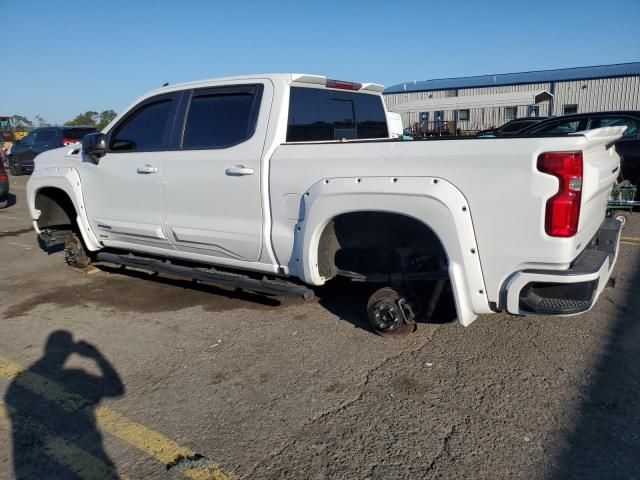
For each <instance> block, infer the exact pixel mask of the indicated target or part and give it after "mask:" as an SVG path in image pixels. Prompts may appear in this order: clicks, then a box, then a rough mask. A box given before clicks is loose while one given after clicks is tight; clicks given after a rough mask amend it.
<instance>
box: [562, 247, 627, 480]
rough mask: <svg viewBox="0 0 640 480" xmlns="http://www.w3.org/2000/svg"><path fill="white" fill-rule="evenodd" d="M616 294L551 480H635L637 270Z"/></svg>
mask: <svg viewBox="0 0 640 480" xmlns="http://www.w3.org/2000/svg"><path fill="white" fill-rule="evenodd" d="M631 248H637V247H631ZM618 262H619V263H621V262H622V258H618ZM616 268H620V266H618V267H616ZM623 285H624V287H623ZM618 288H625V289H626V292H625V293H624V295H621V296H620V297H621V298H620V300H621V302H622V303H620V304H617V305H616V309H615V313H614V314H615V315H616V318H615V320H614V322H613V324H612V327H611V330H610V332H609V337H608V339H607V342H606V344H605V346H604V348H603V350H602V353H601V356H600V358H599V359H598V365H597V367H596V370H595V374H594V375H593V377H592V379H591V380H590V381H589V383H588V385H587V386H586V387H584V389H583V391H582V392H581V401H580V404H579V406H578V408H577V413H576V414H575V417H576V420H575V422H574V426H573V429H572V431H571V432H570V433H569V435H568V436H567V438H566V440H565V442H564V446H563V448H562V449H561V450H560V452H559V454H558V456H557V457H556V461H555V462H554V465H553V471H552V474H551V475H550V478H552V479H554V480H555V479H557V480H560V479H562V480H565V479H573V478H575V479H581V480H588V479H593V480H595V479H604V478H640V363H639V362H640V314H639V313H638V312H640V294H639V292H640V264H638V265H635V271H634V268H633V267H632V268H631V273H630V274H629V278H627V279H626V280H625V282H624V284H622V283H621V282H618ZM603 297H605V296H604V295H603ZM599 301H600V302H606V301H609V302H612V300H610V299H609V298H601V299H600V300H599ZM612 303H613V302H612Z"/></svg>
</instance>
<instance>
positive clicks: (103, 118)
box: [96, 110, 118, 130]
mask: <svg viewBox="0 0 640 480" xmlns="http://www.w3.org/2000/svg"><path fill="white" fill-rule="evenodd" d="M117 115H118V114H117V113H116V112H114V111H113V110H105V111H103V112H100V120H99V121H98V125H96V128H97V129H98V130H102V129H103V128H104V127H106V126H107V125H109V123H111V120H113V119H114V118H116V116H117Z"/></svg>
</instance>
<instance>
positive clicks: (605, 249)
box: [506, 218, 622, 315]
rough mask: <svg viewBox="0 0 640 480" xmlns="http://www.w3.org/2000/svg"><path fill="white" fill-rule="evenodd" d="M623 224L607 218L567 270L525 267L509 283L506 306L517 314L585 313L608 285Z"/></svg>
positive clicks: (510, 311) (509, 310)
mask: <svg viewBox="0 0 640 480" xmlns="http://www.w3.org/2000/svg"><path fill="white" fill-rule="evenodd" d="M621 228H622V224H621V223H620V222H618V221H617V220H615V219H614V218H605V219H604V221H603V222H602V225H600V229H599V230H598V232H597V233H596V235H595V237H593V239H592V240H591V241H590V242H589V245H588V246H587V248H585V249H584V250H583V251H582V253H581V254H580V255H578V257H576V259H575V260H574V261H573V262H572V263H571V266H570V267H569V269H567V270H522V271H520V272H518V273H516V274H515V275H514V276H513V277H512V278H511V279H510V280H509V282H508V284H507V288H506V309H507V311H508V312H509V313H513V314H517V315H572V314H576V313H581V312H586V311H587V310H589V309H590V308H591V307H592V306H593V305H594V304H595V302H596V300H597V299H598V297H599V296H600V293H601V292H602V290H604V288H605V287H606V285H607V282H608V281H609V277H610V276H611V273H612V271H613V267H614V265H615V263H616V259H617V256H618V246H619V244H620V232H621Z"/></svg>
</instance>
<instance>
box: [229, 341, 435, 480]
mask: <svg viewBox="0 0 640 480" xmlns="http://www.w3.org/2000/svg"><path fill="white" fill-rule="evenodd" d="M439 331H440V329H437V330H436V331H434V332H433V334H431V335H426V338H425V339H424V340H423V341H421V342H420V343H419V344H418V346H417V347H414V348H412V349H410V350H403V351H400V352H397V353H394V354H392V355H389V356H388V357H385V358H384V359H383V360H382V361H381V362H379V363H378V364H377V365H375V366H373V367H371V368H370V369H369V370H368V371H367V373H366V374H365V378H364V380H363V381H362V382H360V383H359V384H358V385H357V386H356V387H355V388H356V390H358V393H357V395H355V396H354V397H353V398H350V399H347V400H345V401H343V402H342V403H340V404H339V405H338V406H337V407H333V408H330V409H328V410H325V411H323V412H320V413H319V414H317V415H315V416H314V417H313V418H312V419H311V420H310V421H308V422H306V423H305V424H304V425H302V427H300V428H299V429H298V432H297V433H296V434H295V435H294V436H293V438H292V439H291V440H289V441H287V442H285V443H284V444H283V445H281V446H280V447H279V448H277V449H275V450H274V451H272V452H271V453H269V454H267V455H265V456H264V457H263V458H261V459H260V460H258V461H257V462H256V463H255V464H254V466H253V467H251V469H250V470H249V471H248V472H247V473H245V474H243V475H242V476H241V477H240V478H251V476H252V475H253V473H254V472H255V471H256V470H257V469H258V468H259V467H260V466H261V465H262V464H263V463H264V462H265V461H266V460H268V459H274V458H277V457H278V456H280V455H281V454H282V453H283V452H284V451H285V450H286V449H287V448H290V447H292V446H293V445H295V444H296V443H297V441H298V440H299V437H300V433H301V432H303V431H304V430H305V429H306V428H308V427H310V426H312V425H314V424H315V423H316V422H318V421H320V420H322V419H324V418H327V417H329V416H331V415H334V414H336V413H338V412H341V411H343V410H345V409H346V408H349V407H350V406H352V405H353V404H355V403H357V402H358V401H360V400H361V399H362V397H363V396H364V393H365V389H366V387H367V385H368V384H369V381H370V380H371V377H372V376H373V374H374V373H375V372H376V371H377V370H379V369H380V368H382V367H383V366H384V365H385V364H386V363H387V362H389V361H392V360H396V359H398V358H400V357H403V356H405V355H413V354H415V353H416V352H418V351H420V350H422V349H423V348H424V347H426V346H427V344H429V343H431V341H432V340H433V337H434V336H435V335H436V333H437V332H439Z"/></svg>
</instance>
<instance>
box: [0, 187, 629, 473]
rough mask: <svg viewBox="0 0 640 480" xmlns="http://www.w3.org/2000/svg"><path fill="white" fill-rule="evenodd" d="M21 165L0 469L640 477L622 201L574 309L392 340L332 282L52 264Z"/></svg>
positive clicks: (2, 337) (6, 325) (8, 228)
mask: <svg viewBox="0 0 640 480" xmlns="http://www.w3.org/2000/svg"><path fill="white" fill-rule="evenodd" d="M26 178H27V177H19V178H12V179H11V183H12V192H13V193H14V194H15V204H14V205H12V206H10V207H9V208H8V209H5V210H0V479H10V478H20V479H27V478H34V479H35V478H78V477H79V478H128V479H143V478H144V479H147V478H153V479H163V478H169V479H173V478H194V479H207V478H210V479H222V478H250V479H276V478H277V479H280V478H291V479H325V478H327V479H329V478H330V479H385V480H393V479H423V478H447V479H449V478H470V479H567V478H576V479H604V478H606V479H609V478H625V479H629V478H640V400H639V398H640V368H639V367H640V363H639V360H638V358H639V354H640V313H639V311H640V310H639V307H640V300H639V298H638V297H639V295H638V293H639V292H640V240H638V238H639V237H640V214H639V213H636V214H634V215H632V216H631V218H630V220H629V223H628V225H627V227H626V228H625V231H624V232H625V233H624V235H625V238H626V240H625V242H624V243H623V245H622V246H621V250H620V254H619V258H618V264H617V267H616V273H615V275H616V285H615V288H610V289H607V290H605V291H604V293H603V294H602V296H601V298H600V300H599V302H598V303H597V305H596V306H595V307H594V308H593V310H591V311H590V312H588V313H586V314H583V315H578V316H574V317H566V318H554V317H514V316H509V315H506V314H495V315H487V316H481V317H479V318H478V319H477V320H476V321H475V322H474V323H473V324H472V325H471V326H470V327H467V328H463V327H461V326H459V325H458V324H456V323H435V324H420V325H419V328H418V330H417V332H416V333H414V334H412V335H411V336H409V337H408V338H407V339H405V340H401V341H396V340H385V339H383V338H381V337H379V336H376V335H374V334H373V333H371V332H370V331H369V330H368V328H367V326H366V321H365V320H364V301H365V299H366V297H365V296H364V293H363V292H362V290H361V289H357V288H354V289H351V288H348V286H347V285H344V284H342V285H339V286H337V287H336V286H333V287H331V286H329V287H326V288H322V289H319V290H318V292H317V293H318V298H317V299H315V300H313V301H310V302H304V301H301V300H300V301H298V300H290V299H279V298H276V299H273V298H265V297H261V296H257V295H252V294H247V293H238V292H231V291H226V290H222V289H218V288H215V287H209V286H202V285H195V284H193V283H191V282H185V281H179V280H175V279H168V278H164V277H162V276H155V275H150V274H147V273H142V272H138V271H132V270H129V269H120V268H106V267H104V268H101V269H100V270H99V271H97V272H96V273H93V274H90V275H87V274H83V273H78V272H77V271H74V270H71V269H69V268H68V267H66V265H65V263H64V258H63V254H61V253H57V254H52V255H47V254H46V253H44V252H43V251H42V250H41V249H40V248H39V247H38V243H37V239H36V235H35V233H34V232H33V231H32V229H31V227H30V221H29V219H28V216H27V210H26V205H25V190H24V188H25V183H26ZM634 239H636V240H634ZM445 311H446V309H443V312H445ZM443 315H444V313H443ZM14 472H15V473H14Z"/></svg>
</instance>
